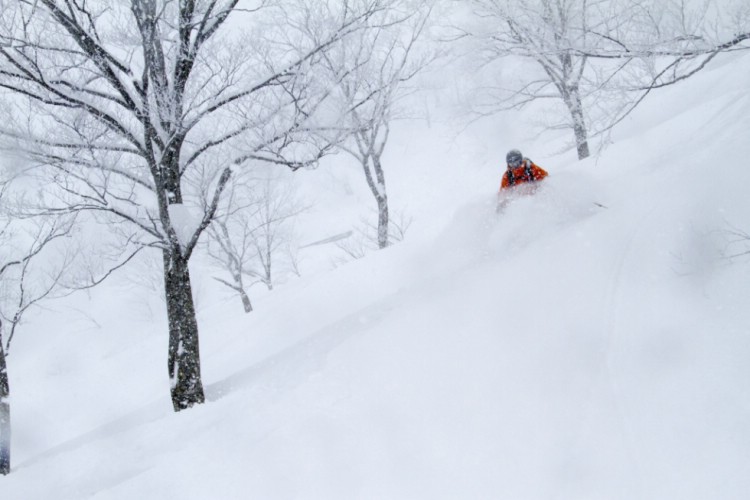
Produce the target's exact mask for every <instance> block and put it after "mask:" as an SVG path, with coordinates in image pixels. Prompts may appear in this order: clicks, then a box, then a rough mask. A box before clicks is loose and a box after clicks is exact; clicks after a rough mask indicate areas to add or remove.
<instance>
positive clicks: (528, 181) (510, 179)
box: [495, 149, 549, 213]
mask: <svg viewBox="0 0 750 500" xmlns="http://www.w3.org/2000/svg"><path fill="white" fill-rule="evenodd" d="M505 162H506V163H507V164H508V168H507V169H506V170H505V172H504V173H503V180H502V181H501V182H500V190H499V191H498V193H497V195H498V203H497V207H496V208H495V211H496V212H498V213H499V212H502V211H503V210H505V207H507V206H508V204H509V203H510V202H511V201H512V200H513V198H514V197H515V195H523V194H532V193H533V192H534V191H536V188H537V185H536V183H537V182H539V181H541V180H542V179H544V178H545V177H547V176H548V175H549V174H548V173H547V171H546V170H544V169H543V168H542V167H540V166H539V165H537V164H535V163H534V162H533V161H531V160H529V159H528V158H524V157H523V154H522V153H521V152H520V151H519V150H517V149H511V150H510V151H508V154H507V155H505ZM520 184H525V186H523V187H521V188H518V187H517V186H519V185H520ZM511 188H513V189H511Z"/></svg>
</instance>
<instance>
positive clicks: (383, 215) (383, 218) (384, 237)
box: [377, 195, 390, 249]
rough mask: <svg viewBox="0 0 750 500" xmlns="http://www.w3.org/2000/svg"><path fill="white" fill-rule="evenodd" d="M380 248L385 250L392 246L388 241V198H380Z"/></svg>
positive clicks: (378, 199) (378, 198)
mask: <svg viewBox="0 0 750 500" xmlns="http://www.w3.org/2000/svg"><path fill="white" fill-rule="evenodd" d="M377 201H378V248H380V249H383V248H385V247H387V246H388V245H389V244H390V241H389V239H388V224H389V220H388V218H389V215H388V197H387V196H385V195H384V196H378V197H377Z"/></svg>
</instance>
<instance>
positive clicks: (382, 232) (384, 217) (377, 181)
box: [368, 154, 390, 250]
mask: <svg viewBox="0 0 750 500" xmlns="http://www.w3.org/2000/svg"><path fill="white" fill-rule="evenodd" d="M371 160H372V169H373V171H374V173H375V177H374V178H373V177H372V176H370V177H368V182H369V184H370V189H371V190H372V194H373V195H374V196H375V201H376V202H377V204H378V248H379V249H381V250H382V249H383V248H385V247H387V246H388V245H390V240H389V237H388V236H389V223H390V220H389V213H388V194H387V192H386V189H385V172H383V164H382V163H381V162H380V154H373V155H372V159H371Z"/></svg>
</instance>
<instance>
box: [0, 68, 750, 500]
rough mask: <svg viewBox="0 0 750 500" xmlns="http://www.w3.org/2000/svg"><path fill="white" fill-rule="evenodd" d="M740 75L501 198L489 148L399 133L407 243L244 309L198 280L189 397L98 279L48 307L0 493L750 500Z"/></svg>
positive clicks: (30, 358)
mask: <svg viewBox="0 0 750 500" xmlns="http://www.w3.org/2000/svg"><path fill="white" fill-rule="evenodd" d="M747 81H750V57H747V56H744V57H738V56H732V57H726V58H724V59H723V60H722V61H720V62H718V63H716V64H714V65H713V66H711V67H710V68H709V69H707V70H706V71H704V72H703V73H702V74H699V75H697V76H696V77H694V78H693V79H691V80H689V81H687V82H685V84H683V85H681V86H678V87H674V88H672V89H669V90H666V91H663V92H661V93H659V94H658V95H654V96H653V97H652V98H651V100H650V101H646V102H645V103H644V105H643V106H642V107H641V109H639V110H638V111H637V112H636V113H634V115H633V116H632V117H631V119H630V120H629V121H628V122H626V123H623V124H622V125H621V126H620V127H619V128H618V129H617V130H616V131H615V134H614V135H613V138H612V139H613V144H612V145H611V146H610V147H609V148H608V149H607V150H606V151H605V152H604V153H603V154H602V155H601V156H600V157H598V158H594V159H590V160H587V161H584V162H574V161H571V160H570V157H569V156H568V155H565V156H559V157H553V156H550V157H546V158H545V157H543V156H542V158H541V159H539V157H537V156H535V155H531V156H532V157H534V158H535V160H537V161H538V162H539V163H541V164H542V165H543V166H544V167H545V168H547V169H548V170H549V171H550V173H551V176H550V178H549V179H548V180H547V181H545V183H544V185H543V187H542V188H541V189H540V190H539V191H538V192H537V193H536V194H535V195H534V196H527V197H519V198H518V199H516V200H514V202H513V203H512V204H511V205H510V206H509V207H507V209H506V210H505V211H504V212H502V213H500V214H496V213H495V203H494V192H495V189H496V184H497V182H498V180H499V172H497V164H491V163H489V162H487V163H485V164H482V163H481V162H480V163H479V164H477V163H476V157H474V156H472V155H471V154H468V153H465V152H463V153H462V152H461V151H465V150H466V145H467V144H473V143H475V142H476V141H477V139H476V137H478V136H473V137H471V136H470V137H468V138H467V137H465V136H464V137H459V138H457V139H455V143H454V144H458V143H460V144H463V145H464V146H463V147H458V148H452V149H451V148H449V149H446V150H441V149H440V148H441V147H442V145H443V143H444V140H443V139H444V138H442V137H441V138H437V137H435V138H432V139H431V138H430V137H431V135H430V134H432V133H437V132H436V131H435V130H433V129H428V130H421V131H419V132H418V133H417V132H415V133H414V134H412V135H411V136H410V140H411V141H415V140H417V139H415V137H417V138H420V139H419V140H422V141H423V144H424V146H425V147H424V149H422V150H421V151H420V150H416V151H411V153H410V154H411V155H412V156H411V157H409V155H408V154H407V153H404V156H403V157H402V158H392V161H394V162H398V160H399V159H400V160H402V161H403V163H404V164H412V165H414V161H413V159H414V158H422V159H423V162H422V163H421V164H420V163H417V164H416V166H415V167H414V168H415V169H416V170H411V171H408V172H407V171H404V172H403V173H401V174H394V175H393V176H392V177H391V178H390V180H391V182H392V184H393V185H394V186H395V185H398V183H399V180H402V181H403V182H404V183H410V184H401V187H399V188H395V187H394V189H395V191H396V192H399V190H401V192H402V193H408V192H409V189H411V192H412V194H413V196H412V198H411V200H410V201H411V206H412V208H413V210H414V211H415V213H416V214H418V215H419V216H420V218H417V220H416V221H415V224H414V225H413V227H412V229H411V233H410V234H409V238H408V240H407V241H406V242H404V243H402V244H400V245H398V246H395V247H392V248H390V249H388V250H387V251H384V252H379V253H377V254H375V255H371V256H369V257H367V258H366V259H363V260H360V261H357V262H354V263H352V264H349V265H347V266H343V267H339V268H337V269H336V270H335V271H333V272H330V273H327V274H324V275H320V274H317V275H315V276H313V277H309V278H302V279H300V280H298V281H296V282H294V283H290V284H288V285H287V286H285V287H282V288H280V289H279V290H277V291H276V292H274V293H273V294H271V295H269V296H267V297H265V298H264V299H263V300H262V301H261V302H259V303H258V305H257V308H256V309H257V310H256V312H254V313H253V314H252V315H249V316H245V315H242V313H241V311H240V308H239V307H238V304H235V303H234V302H231V303H229V302H227V303H224V302H220V301H218V300H217V299H215V298H214V297H212V296H211V295H210V294H208V292H203V293H202V295H201V298H200V300H201V303H202V304H203V307H202V309H201V318H200V319H201V329H202V341H203V364H204V376H205V382H206V384H207V393H208V396H209V399H210V402H208V403H207V404H205V405H203V406H201V407H197V408H194V409H191V410H190V411H186V412H182V413H180V414H173V413H172V412H171V408H170V404H169V401H168V398H167V395H168V388H167V381H166V366H163V365H164V364H165V362H166V338H165V335H166V334H165V328H164V324H163V319H162V317H161V312H160V311H159V310H158V304H154V305H152V306H153V308H154V313H153V317H152V318H149V317H148V316H147V315H145V314H144V308H143V307H142V304H141V305H140V306H139V305H138V303H137V302H136V299H135V298H130V299H128V298H126V297H127V294H125V293H123V289H122V288H117V287H114V285H109V286H110V287H111V288H109V289H106V290H108V291H109V293H104V292H102V293H97V294H96V295H94V296H92V297H91V299H90V301H89V302H86V301H84V300H83V299H82V298H78V299H77V302H76V303H77V304H78V307H79V310H78V311H73V310H67V309H65V310H63V309H62V306H58V308H57V310H53V311H48V312H46V313H44V314H40V315H39V317H38V318H36V320H35V321H34V322H33V323H32V324H30V325H28V327H27V330H26V331H24V332H23V336H21V337H19V338H18V340H17V341H16V344H15V345H14V347H13V349H14V352H13V354H12V356H11V358H10V363H11V367H10V372H11V383H12V390H13V411H14V426H15V427H14V431H15V434H14V437H13V439H14V441H13V445H14V462H15V469H14V471H13V472H12V474H11V475H9V476H7V477H5V478H0V498H2V499H3V500H11V499H12V500H16V499H18V500H31V499H51V498H55V499H57V500H62V499H83V498H93V499H100V500H104V499H135V498H139V499H152V498H153V499H241V498H253V499H286V498H290V499H291V498H310V499H326V500H328V499H354V498H363V499H370V498H373V499H375V498H377V499H401V498H405V499H422V498H424V499H428V498H429V499H436V498H446V499H485V498H486V499H575V500H580V499H596V500H608V499H628V500H632V499H680V500H686V499H707V498H715V499H723V500H729V499H737V500H739V499H743V498H747V495H748V491H750V452H749V451H748V450H750V382H748V381H750V363H748V360H750V308H748V307H747V301H748V295H749V293H748V292H749V291H750V260H748V258H735V259H732V258H730V256H731V255H733V254H738V253H741V252H743V251H747V250H748V246H749V245H750V242H741V241H740V242H736V241H734V240H733V236H732V235H731V232H732V231H733V230H737V229H739V230H745V231H747V230H748V226H749V225H750V220H748V217H747V214H748V213H750V197H748V195H747V189H748V186H750V165H749V164H748V158H750V141H749V140H748V132H747V130H748V127H749V126H750V94H748V92H747V85H746V82H747ZM436 128H437V127H436ZM470 133H471V132H467V134H470ZM479 137H481V136H479ZM461 141H463V142H461ZM510 146H512V145H510V144H493V145H491V146H489V147H488V150H487V151H489V152H490V153H493V154H496V155H497V156H496V157H497V158H502V156H501V155H502V152H503V151H504V150H505V149H507V148H508V147H510ZM404 147H405V146H404ZM530 148H531V147H530ZM428 149H429V151H430V153H429V155H430V156H429V158H430V161H424V155H423V154H422V152H423V151H425V150H428ZM396 151H403V148H402V149H399V148H398V147H396ZM441 154H442V155H443V156H444V159H443V162H444V163H443V164H438V163H436V162H438V161H439V157H440V156H441ZM410 160H412V161H410ZM460 161H463V162H465V164H467V165H468V164H473V165H474V166H471V167H469V166H464V167H463V169H457V167H456V163H457V162H460ZM429 163H431V164H429ZM448 163H450V165H449V164H448ZM404 168H405V165H404ZM420 169H422V170H420ZM459 178H460V180H459ZM485 180H489V182H484V181H485ZM479 181H482V182H479ZM405 185H406V186H407V187H404V186H405ZM441 197H442V198H444V200H445V201H443V202H440V198H441ZM427 214H431V216H430V217H428V215H427ZM199 293H201V292H200V291H199ZM133 311H139V313H138V314H134V313H133ZM139 318H140V319H139Z"/></svg>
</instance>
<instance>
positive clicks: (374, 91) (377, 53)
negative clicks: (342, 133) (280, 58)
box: [324, 1, 435, 249]
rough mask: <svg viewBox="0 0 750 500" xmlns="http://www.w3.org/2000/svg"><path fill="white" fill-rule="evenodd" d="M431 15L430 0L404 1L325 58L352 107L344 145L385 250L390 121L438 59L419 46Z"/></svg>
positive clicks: (343, 99)
mask: <svg viewBox="0 0 750 500" xmlns="http://www.w3.org/2000/svg"><path fill="white" fill-rule="evenodd" d="M431 12H432V2H421V1H420V2H414V1H411V2H409V1H407V2H401V4H400V8H394V9H392V10H390V11H388V12H387V13H386V14H385V15H384V16H383V18H381V19H378V22H379V26H378V27H377V28H376V29H373V30H368V31H362V32H360V34H359V40H358V42H357V43H354V44H346V45H341V46H339V47H338V48H337V50H334V51H330V52H329V53H327V54H326V55H325V56H324V58H325V60H326V63H327V66H328V69H329V71H331V73H332V75H333V79H334V80H335V81H337V82H338V85H337V88H336V90H337V92H336V97H338V99H340V100H341V102H343V103H344V105H345V106H350V107H351V108H352V112H351V113H350V114H349V115H348V118H349V122H348V127H349V128H351V130H352V133H351V135H350V136H349V139H348V140H347V141H345V142H344V143H342V144H341V145H340V147H341V149H343V150H344V151H345V152H346V153H348V154H349V155H351V156H352V157H353V158H354V159H355V160H356V161H357V162H358V163H359V165H360V167H361V168H362V171H363V172H364V174H365V179H366V180H367V186H368V187H369V188H370V192H371V193H372V195H373V197H374V198H375V201H376V203H377V209H378V231H377V235H378V236H377V243H378V247H379V248H381V249H382V248H385V247H387V246H388V245H389V244H390V239H389V220H390V216H389V206H388V193H387V190H386V183H385V170H384V167H383V153H384V151H385V147H386V145H387V144H388V138H389V134H390V127H391V122H392V121H393V120H394V119H396V118H399V117H400V116H399V112H403V110H402V109H400V108H401V107H402V106H401V105H402V100H403V99H404V98H405V97H406V96H407V95H409V94H411V93H413V92H414V91H415V88H414V87H411V88H410V87H408V82H409V81H411V80H412V79H413V78H414V77H415V76H416V75H417V74H418V73H419V72H420V71H422V70H423V69H424V68H425V67H426V66H427V65H428V64H429V63H430V62H431V61H432V60H433V59H434V58H435V52H434V51H429V52H428V51H427V50H426V49H425V48H424V47H420V46H419V42H420V40H422V39H424V35H425V31H426V29H427V22H428V20H429V17H430V14H431Z"/></svg>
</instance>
